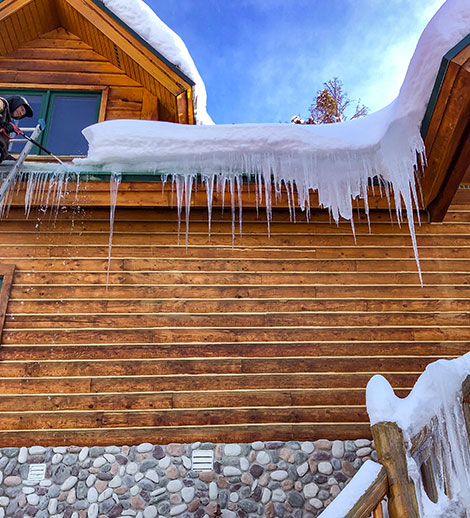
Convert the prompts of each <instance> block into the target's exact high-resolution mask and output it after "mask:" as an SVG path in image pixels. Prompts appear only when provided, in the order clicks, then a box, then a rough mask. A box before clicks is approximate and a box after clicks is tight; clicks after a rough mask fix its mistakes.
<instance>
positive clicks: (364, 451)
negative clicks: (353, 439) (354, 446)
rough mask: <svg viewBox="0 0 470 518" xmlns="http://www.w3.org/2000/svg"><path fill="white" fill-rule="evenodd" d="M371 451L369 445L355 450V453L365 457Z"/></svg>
mask: <svg viewBox="0 0 470 518" xmlns="http://www.w3.org/2000/svg"><path fill="white" fill-rule="evenodd" d="M371 452H372V448H370V447H366V448H359V449H358V450H357V451H356V455H357V456H358V457H366V456H367V455H369V454H370V453H371Z"/></svg>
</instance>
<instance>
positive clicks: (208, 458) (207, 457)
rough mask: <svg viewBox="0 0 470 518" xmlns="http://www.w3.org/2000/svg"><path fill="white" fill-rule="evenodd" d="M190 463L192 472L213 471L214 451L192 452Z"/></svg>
mask: <svg viewBox="0 0 470 518" xmlns="http://www.w3.org/2000/svg"><path fill="white" fill-rule="evenodd" d="M191 463H192V469H193V471H212V470H213V469H214V451H213V450H193V456H192V459H191Z"/></svg>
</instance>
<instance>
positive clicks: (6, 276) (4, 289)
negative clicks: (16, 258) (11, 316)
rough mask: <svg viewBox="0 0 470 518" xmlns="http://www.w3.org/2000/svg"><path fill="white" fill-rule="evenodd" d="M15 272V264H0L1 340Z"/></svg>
mask: <svg viewBox="0 0 470 518" xmlns="http://www.w3.org/2000/svg"><path fill="white" fill-rule="evenodd" d="M14 272H15V265H14V264H0V275H1V276H2V286H1V289H0V338H1V335H2V331H3V325H4V322H5V313H6V311H7V306H8V302H9V298H10V290H11V284H12V282H13V274H14Z"/></svg>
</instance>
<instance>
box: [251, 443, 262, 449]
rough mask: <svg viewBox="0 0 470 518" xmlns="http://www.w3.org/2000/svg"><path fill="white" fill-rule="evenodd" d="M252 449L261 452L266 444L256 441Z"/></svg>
mask: <svg viewBox="0 0 470 518" xmlns="http://www.w3.org/2000/svg"><path fill="white" fill-rule="evenodd" d="M251 447H252V449H253V450H255V451H260V450H263V449H264V442H262V441H255V442H252V443H251Z"/></svg>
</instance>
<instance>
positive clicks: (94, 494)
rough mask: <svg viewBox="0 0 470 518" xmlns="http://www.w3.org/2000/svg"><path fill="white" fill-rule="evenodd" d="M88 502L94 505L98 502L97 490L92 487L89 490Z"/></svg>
mask: <svg viewBox="0 0 470 518" xmlns="http://www.w3.org/2000/svg"><path fill="white" fill-rule="evenodd" d="M87 500H88V501H89V502H90V503H94V502H97V501H98V491H97V490H96V488H94V487H90V489H88V493H87Z"/></svg>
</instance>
